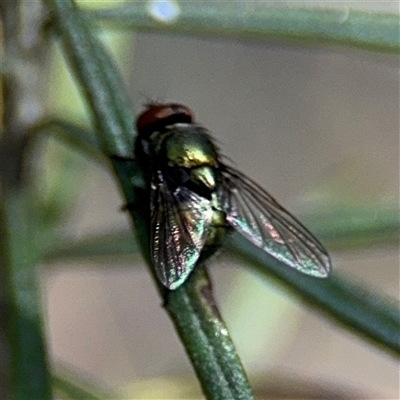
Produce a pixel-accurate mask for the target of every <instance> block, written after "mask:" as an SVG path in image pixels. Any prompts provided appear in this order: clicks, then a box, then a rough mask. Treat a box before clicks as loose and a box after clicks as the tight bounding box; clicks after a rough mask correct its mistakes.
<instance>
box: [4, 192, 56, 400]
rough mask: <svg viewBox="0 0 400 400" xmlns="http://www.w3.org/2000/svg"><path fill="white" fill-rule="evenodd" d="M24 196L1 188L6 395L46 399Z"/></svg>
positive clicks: (33, 250)
mask: <svg viewBox="0 0 400 400" xmlns="http://www.w3.org/2000/svg"><path fill="white" fill-rule="evenodd" d="M29 204H30V199H28V198H27V197H26V196H24V195H23V194H22V193H21V191H19V190H15V188H14V189H12V188H7V187H4V188H3V196H2V209H1V215H0V223H1V227H0V228H1V232H2V235H1V237H2V241H1V246H2V247H3V248H2V251H1V252H2V258H3V260H4V267H5V268H6V269H7V271H6V274H7V275H6V277H7V282H8V290H7V292H8V295H9V296H8V298H9V301H8V306H9V309H10V311H11V316H10V326H9V334H10V343H11V371H12V374H11V375H12V376H11V397H10V398H13V399H19V400H20V399H26V400H30V399H41V400H42V399H43V400H46V399H51V398H52V396H51V383H50V373H49V366H48V363H47V356H46V345H45V341H44V340H45V336H44V327H43V317H42V302H41V299H40V295H39V293H40V291H39V282H38V274H37V269H36V265H37V261H38V253H37V251H38V250H37V246H36V245H35V234H36V232H35V226H36V225H37V224H36V221H35V220H34V218H32V215H33V213H32V210H31V209H30V206H29Z"/></svg>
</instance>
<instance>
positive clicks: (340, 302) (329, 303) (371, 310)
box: [228, 234, 400, 356]
mask: <svg viewBox="0 0 400 400" xmlns="http://www.w3.org/2000/svg"><path fill="white" fill-rule="evenodd" d="M228 248H229V249H230V251H231V253H232V254H233V255H234V256H236V258H237V259H239V260H242V261H243V262H245V263H246V264H247V263H250V264H251V265H252V266H253V267H254V268H256V269H257V270H258V271H259V272H260V273H261V274H262V275H263V276H268V277H273V278H275V279H276V280H278V282H280V283H282V284H284V285H285V287H287V288H288V289H289V290H290V291H292V292H293V293H294V294H296V295H297V296H299V297H300V298H301V299H303V300H304V301H305V302H306V303H307V304H309V305H310V306H312V307H315V308H318V309H319V310H321V311H322V312H324V313H325V314H327V315H329V317H331V318H333V319H334V320H336V321H337V322H339V323H341V324H342V325H343V326H344V327H346V328H348V329H350V330H352V331H353V332H357V333H358V334H359V335H360V336H363V337H364V338H366V339H368V340H370V341H372V342H373V343H374V344H376V345H378V346H379V347H381V348H383V349H385V350H388V351H390V352H392V353H393V354H396V355H397V356H399V355H400V313H399V304H398V302H396V301H395V300H392V299H387V298H384V297H383V296H382V295H379V294H377V293H375V292H373V291H371V290H367V289H365V288H363V287H362V286H361V285H359V284H356V283H354V282H351V280H349V279H348V278H346V279H344V278H342V277H340V276H339V275H338V274H335V273H334V274H332V275H331V276H330V277H329V278H327V279H314V278H312V277H309V276H306V275H304V274H300V273H298V272H297V271H295V270H293V269H291V268H287V267H285V266H283V265H282V264H281V263H279V262H278V261H276V260H274V259H272V258H271V257H269V256H267V255H266V254H265V253H263V252H262V251H260V250H259V249H257V248H255V247H254V246H252V245H251V244H249V243H248V242H246V241H245V240H244V239H243V238H242V237H240V236H239V235H237V234H234V235H232V236H231V237H230V239H229V240H228Z"/></svg>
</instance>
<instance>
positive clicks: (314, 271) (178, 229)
mask: <svg viewBox="0 0 400 400" xmlns="http://www.w3.org/2000/svg"><path fill="white" fill-rule="evenodd" d="M136 128H137V132H138V136H137V139H136V144H135V153H136V157H137V159H138V160H139V162H141V164H142V167H143V168H144V170H145V172H146V175H147V181H148V184H149V188H148V189H149V196H150V199H149V200H150V224H151V226H150V235H151V237H150V246H151V248H150V251H151V258H152V263H153V266H154V268H155V271H156V273H157V276H158V279H159V280H160V281H161V282H162V284H163V285H164V286H165V287H166V288H168V289H170V290H174V289H177V288H178V287H179V286H180V285H182V284H183V283H184V282H185V281H186V279H187V278H188V276H189V275H190V273H191V272H192V271H193V268H194V267H195V265H196V264H197V263H198V262H199V261H202V260H205V259H206V258H208V257H209V256H210V255H211V254H213V253H214V252H215V251H216V250H217V249H218V248H219V247H220V246H221V244H222V240H223V238H224V237H225V235H226V234H227V233H228V232H229V231H231V230H235V231H237V232H239V233H240V234H242V235H243V236H244V237H245V238H246V239H247V240H249V241H250V242H251V243H253V244H254V245H255V246H257V247H259V248H261V249H262V250H264V251H265V252H266V253H268V254H270V255H271V256H273V257H274V258H276V259H278V260H279V261H281V262H283V263H284V264H286V265H288V266H290V267H292V268H294V269H296V270H298V271H300V272H302V273H305V274H307V275H311V276H315V277H320V278H325V277H327V276H328V274H329V272H330V269H331V262H330V259H329V256H328V254H327V252H326V250H325V249H324V248H323V246H322V245H321V243H320V242H319V241H318V240H317V239H316V238H315V237H314V236H313V235H312V234H311V233H310V232H309V231H308V230H307V229H306V228H305V227H304V226H303V225H302V224H301V223H300V222H299V221H298V220H297V219H296V218H295V217H293V216H292V215H291V214H290V213H289V212H288V211H286V210H285V209H284V208H283V207H282V206H281V205H280V204H279V203H277V201H276V200H275V199H274V198H273V197H271V196H270V195H269V194H268V193H267V192H266V191H265V190H264V189H263V188H262V187H261V186H259V185H258V184H257V183H255V182H254V181H253V180H251V179H250V178H248V177H246V176H245V175H244V174H242V173H241V172H239V171H238V170H236V169H234V168H232V167H231V166H228V165H226V164H225V163H224V162H222V160H221V154H220V151H219V149H218V147H217V146H216V144H215V142H214V140H213V138H212V137H211V135H210V133H209V132H208V131H207V130H206V129H205V128H204V127H202V126H201V125H199V124H197V123H195V120H194V115H193V112H192V111H191V110H190V109H189V108H188V107H186V106H185V105H181V104H174V103H171V104H159V103H155V104H149V105H147V108H146V109H145V111H143V112H142V113H141V114H140V115H139V117H138V119H137V121H136Z"/></svg>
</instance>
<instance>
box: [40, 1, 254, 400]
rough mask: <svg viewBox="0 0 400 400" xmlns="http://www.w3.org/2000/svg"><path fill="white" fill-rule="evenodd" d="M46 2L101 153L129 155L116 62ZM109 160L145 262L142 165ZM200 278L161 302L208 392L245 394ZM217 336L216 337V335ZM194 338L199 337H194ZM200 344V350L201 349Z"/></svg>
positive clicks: (62, 8) (79, 22) (79, 16)
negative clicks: (90, 119) (79, 89)
mask: <svg viewBox="0 0 400 400" xmlns="http://www.w3.org/2000/svg"><path fill="white" fill-rule="evenodd" d="M46 3H47V4H48V5H49V7H50V8H51V11H52V12H53V16H54V19H55V24H54V26H55V28H56V29H57V31H58V33H59V34H60V37H61V39H62V44H63V49H64V50H65V53H66V56H67V59H68V61H69V62H70V66H71V69H72V70H73V72H74V74H75V77H76V79H77V81H78V82H79V83H80V85H81V87H82V88H83V93H84V95H85V98H86V100H87V102H88V103H89V105H90V109H91V111H92V116H93V119H94V122H95V126H96V131H97V133H98V135H99V138H100V142H101V143H102V147H103V149H104V151H105V153H106V154H109V155H114V156H120V157H127V156H130V155H131V152H132V148H133V137H134V131H133V123H132V121H133V118H132V115H131V111H130V109H129V106H128V104H129V102H128V100H127V97H126V94H125V92H124V88H123V85H122V82H121V80H120V78H119V75H118V73H117V71H116V67H115V66H114V65H113V63H112V62H111V60H110V59H109V58H108V56H107V55H106V52H105V51H104V49H103V48H102V46H101V44H100V43H99V42H98V40H97V39H96V38H95V37H94V36H93V35H92V32H91V30H90V24H89V23H88V21H87V19H86V18H85V16H84V15H83V13H80V12H79V10H78V9H77V8H76V6H75V4H74V3H73V2H72V1H71V0H46ZM114 160H115V161H114V162H113V164H114V168H115V171H116V174H117V176H118V178H119V180H120V184H121V187H122V190H123V192H124V194H125V197H126V200H127V203H128V204H130V205H131V207H130V213H131V215H132V219H133V221H134V224H135V228H136V229H135V230H136V233H137V238H138V242H139V243H140V245H141V249H142V253H143V255H144V257H145V259H146V261H147V263H148V264H149V241H148V237H149V235H148V229H149V228H148V227H149V223H148V220H147V217H148V214H149V209H148V201H147V195H146V193H145V191H144V190H143V186H144V185H143V179H142V176H141V171H139V170H138V169H137V168H135V163H134V162H132V163H127V162H126V161H125V162H122V161H119V160H118V159H115V158H114ZM129 164H130V165H129ZM200 278H201V286H202V287H204V286H206V285H205V284H204V279H205V278H204V277H203V275H202V274H196V275H194V277H193V279H190V282H188V284H187V285H185V288H184V289H183V288H182V289H181V290H176V291H175V292H173V293H172V294H171V295H170V296H165V297H168V300H167V307H166V308H167V310H168V311H169V313H170V315H171V317H172V320H173V321H174V323H175V326H176V328H177V330H178V332H179V334H180V337H181V339H182V341H183V343H184V344H185V346H186V351H187V352H188V354H189V357H190V359H191V360H192V362H193V366H194V368H195V371H196V373H197V376H198V378H199V380H200V382H201V385H202V387H203V390H204V392H205V394H206V395H207V397H208V398H209V399H221V400H222V399H232V398H236V399H246V400H247V399H249V400H250V399H251V398H252V395H251V390H250V388H249V385H248V382H247V378H246V375H245V373H244V371H243V368H242V366H241V364H240V361H239V359H238V356H237V355H236V351H235V349H234V347H233V345H232V341H231V340H230V338H229V335H228V334H227V331H226V328H225V326H224V324H223V322H222V320H221V319H220V318H219V314H218V313H216V312H214V313H213V316H212V319H210V309H211V308H212V309H213V310H215V304H214V302H213V300H212V297H211V295H210V293H211V291H208V293H209V295H208V296H206V297H204V296H201V293H200V292H199V291H198V290H197V288H198V287H199V284H200V283H199V282H200ZM159 289H160V290H161V288H160V287H159ZM196 321H197V323H195V322H196ZM200 322H201V323H200ZM193 335H195V336H194V337H195V338H193ZM218 337H219V338H220V340H216V338H218ZM197 338H199V339H200V338H203V340H202V341H198V340H197ZM194 343H197V346H195V345H194ZM206 344H207V345H208V347H207V348H205V345H206ZM199 348H201V349H202V350H203V351H201V352H200V351H199ZM194 352H197V353H194ZM216 355H218V356H216ZM227 363H228V364H227ZM230 371H233V372H230ZM239 394H240V395H239Z"/></svg>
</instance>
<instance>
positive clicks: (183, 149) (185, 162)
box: [159, 124, 218, 169]
mask: <svg viewBox="0 0 400 400" xmlns="http://www.w3.org/2000/svg"><path fill="white" fill-rule="evenodd" d="M183 125H185V126H183ZM159 155H160V156H161V157H162V158H165V159H166V160H167V161H168V164H169V165H174V166H179V167H184V168H190V169H192V168H196V167H200V166H203V165H208V166H214V167H216V166H217V165H218V153H217V150H216V148H215V146H214V144H213V143H212V142H211V140H210V139H209V137H208V136H207V134H206V133H205V132H203V131H202V130H201V129H200V128H199V127H197V126H192V125H187V124H176V125H174V126H172V127H171V128H170V129H169V130H168V131H167V132H166V133H165V136H164V140H163V143H162V146H161V147H160V149H159Z"/></svg>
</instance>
